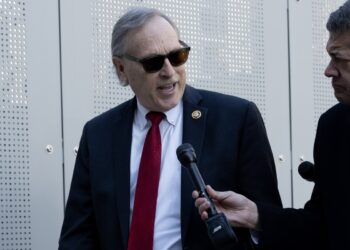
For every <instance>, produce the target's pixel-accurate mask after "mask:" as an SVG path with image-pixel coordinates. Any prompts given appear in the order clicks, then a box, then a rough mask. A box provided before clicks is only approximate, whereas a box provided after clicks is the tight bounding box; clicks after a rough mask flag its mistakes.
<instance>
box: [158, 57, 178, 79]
mask: <svg viewBox="0 0 350 250" xmlns="http://www.w3.org/2000/svg"><path fill="white" fill-rule="evenodd" d="M174 73H175V69H174V66H173V65H171V63H170V61H169V59H168V58H165V60H164V64H163V67H162V68H161V69H160V72H159V74H160V76H162V77H169V76H172V75H173V74H174Z"/></svg>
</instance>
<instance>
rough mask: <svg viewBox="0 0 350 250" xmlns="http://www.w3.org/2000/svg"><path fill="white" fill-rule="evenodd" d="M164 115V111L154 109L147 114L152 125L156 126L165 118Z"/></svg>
mask: <svg viewBox="0 0 350 250" xmlns="http://www.w3.org/2000/svg"><path fill="white" fill-rule="evenodd" d="M164 116H165V115H164V114H163V113H161V112H154V111H151V112H149V113H148V114H147V115H146V117H147V119H149V120H150V121H151V123H152V125H155V126H158V125H159V123H160V122H161V121H162V120H163V118H164Z"/></svg>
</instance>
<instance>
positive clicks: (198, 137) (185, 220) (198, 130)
mask: <svg viewBox="0 0 350 250" xmlns="http://www.w3.org/2000/svg"><path fill="white" fill-rule="evenodd" d="M201 99H202V97H201V95H200V94H199V93H198V91H196V90H195V89H193V88H192V87H190V86H187V87H186V90H185V93H184V97H183V115H184V116H183V139H182V142H183V143H190V144H191V145H192V146H193V148H194V149H195V152H196V155H197V162H199V161H200V156H201V151H202V145H203V140H204V136H205V125H206V114H207V109H206V108H204V107H201V106H200V101H201ZM193 188H194V187H193V184H192V182H191V179H190V177H189V174H188V173H187V170H186V169H184V168H182V170H181V237H182V242H185V240H186V235H187V229H188V224H189V221H190V215H191V210H192V209H193V208H194V204H193V199H192V191H193Z"/></svg>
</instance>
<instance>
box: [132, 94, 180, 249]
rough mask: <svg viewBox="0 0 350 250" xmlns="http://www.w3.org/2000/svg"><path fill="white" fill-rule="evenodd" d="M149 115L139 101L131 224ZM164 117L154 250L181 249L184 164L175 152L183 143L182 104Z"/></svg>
mask: <svg viewBox="0 0 350 250" xmlns="http://www.w3.org/2000/svg"><path fill="white" fill-rule="evenodd" d="M148 112H149V110H147V109H146V108H145V107H143V106H142V105H141V104H140V102H139V101H138V100H137V109H136V111H135V115H134V122H133V128H132V144H131V155H130V157H131V158H130V223H131V218H132V211H133V207H134V199H135V191H136V183H137V176H138V172H139V166H140V160H141V154H142V149H143V144H144V142H145V138H146V135H147V132H148V130H149V128H150V127H151V123H150V121H148V120H147V119H146V114H147V113H148ZM164 114H165V116H166V117H165V118H164V119H163V120H162V121H161V123H160V124H159V129H160V134H161V140H162V158H161V166H160V180H159V187H158V198H157V208H156V209H157V210H156V217H155V225H154V241H153V250H181V249H182V244H181V217H180V215H181V214H180V210H181V164H180V162H179V161H178V159H177V156H176V149H177V147H178V146H179V145H181V143H182V127H183V126H182V125H183V105H182V101H180V102H179V103H178V105H176V106H175V107H174V108H172V109H171V110H169V111H167V112H165V113H164Z"/></svg>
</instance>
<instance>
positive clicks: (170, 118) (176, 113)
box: [134, 98, 183, 128]
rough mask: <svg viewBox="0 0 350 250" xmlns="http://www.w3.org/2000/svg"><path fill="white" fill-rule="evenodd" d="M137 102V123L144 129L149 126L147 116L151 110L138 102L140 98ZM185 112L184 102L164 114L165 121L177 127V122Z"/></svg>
mask: <svg viewBox="0 0 350 250" xmlns="http://www.w3.org/2000/svg"><path fill="white" fill-rule="evenodd" d="M136 100H137V108H136V112H135V119H134V121H135V123H136V124H138V125H139V126H140V127H141V128H144V127H146V126H147V122H148V121H147V119H146V115H147V113H148V112H150V110H148V109H147V108H145V107H144V106H143V105H142V104H141V103H140V101H139V100H138V98H136ZM182 112H183V104H182V100H181V101H180V102H179V103H178V104H177V105H176V106H175V107H173V108H172V109H170V110H168V111H166V112H164V114H165V120H166V121H167V122H168V123H169V124H171V125H173V126H175V125H176V123H177V121H178V120H179V117H180V116H181V115H182Z"/></svg>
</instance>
